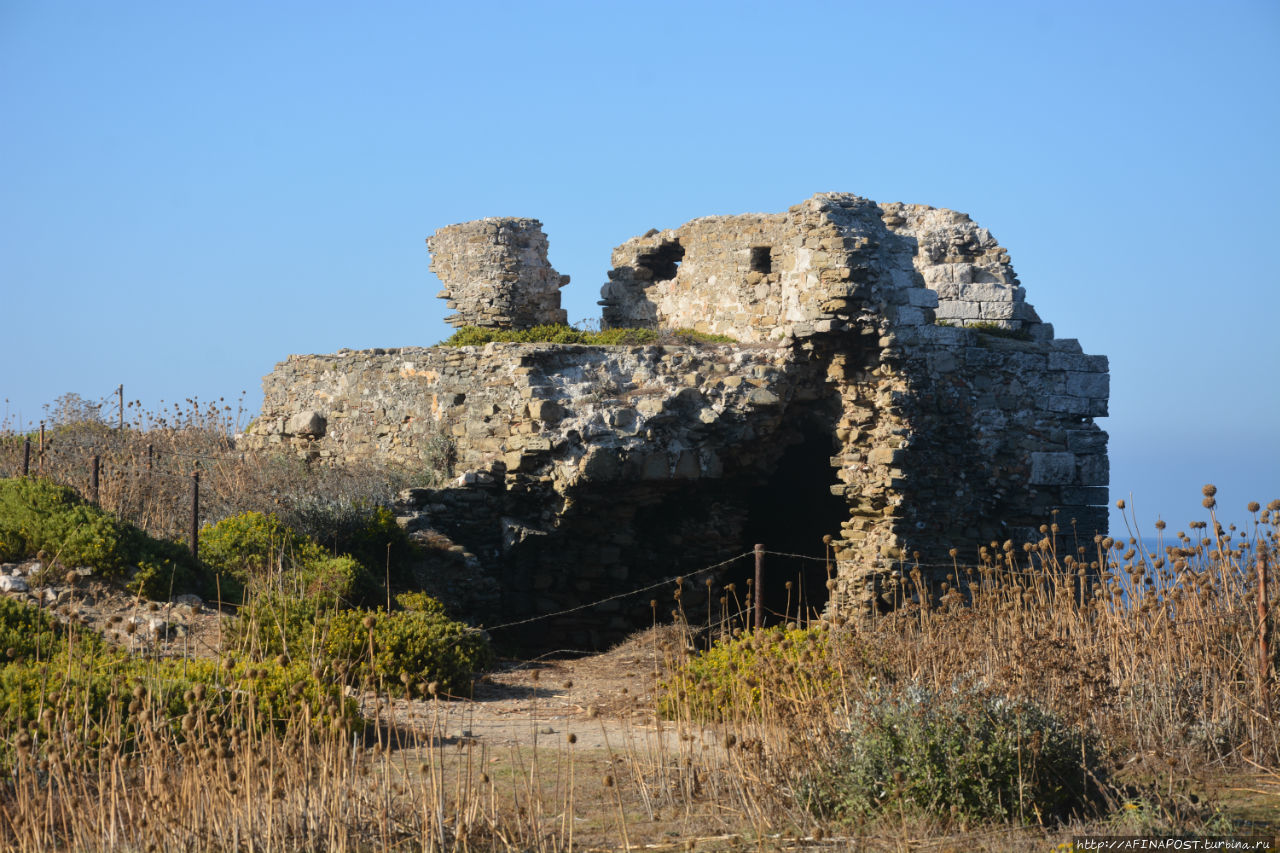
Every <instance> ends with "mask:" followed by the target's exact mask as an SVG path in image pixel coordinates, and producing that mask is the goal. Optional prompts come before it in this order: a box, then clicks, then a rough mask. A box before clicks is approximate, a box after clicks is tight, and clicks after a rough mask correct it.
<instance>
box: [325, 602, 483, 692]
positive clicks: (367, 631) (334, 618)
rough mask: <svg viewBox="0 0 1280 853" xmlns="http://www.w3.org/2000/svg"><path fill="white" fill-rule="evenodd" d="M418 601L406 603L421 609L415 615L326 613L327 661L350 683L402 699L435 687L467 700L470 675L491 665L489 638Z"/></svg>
mask: <svg viewBox="0 0 1280 853" xmlns="http://www.w3.org/2000/svg"><path fill="white" fill-rule="evenodd" d="M423 599H426V600H425V601H424V600H421V599H417V598H415V599H413V600H411V604H412V605H413V606H415V607H420V608H421V609H416V610H398V611H393V612H391V613H387V612H385V611H359V610H344V611H337V612H334V613H332V614H331V615H330V616H329V617H328V618H327V620H326V623H325V631H324V637H325V639H324V646H325V651H326V653H327V655H328V656H329V659H330V660H331V661H333V663H334V665H335V666H337V667H338V668H340V669H342V670H343V671H345V672H346V673H347V679H348V680H349V681H350V682H352V683H360V682H362V681H364V680H365V679H374V680H378V681H381V682H382V684H383V686H384V687H385V688H387V689H390V690H391V691H392V692H395V693H403V692H404V691H405V689H406V687H410V686H414V685H419V684H430V683H431V682H435V683H436V689H437V691H438V693H440V694H442V695H443V694H452V695H455V696H465V695H468V693H469V691H470V687H471V678H472V675H473V674H474V673H476V672H478V671H480V670H482V669H485V668H487V667H489V666H491V665H492V663H493V653H492V651H491V650H490V648H489V638H488V636H487V635H486V634H485V633H484V632H483V631H478V630H476V629H474V628H471V627H469V626H467V625H465V624H463V623H461V622H455V621H453V620H451V619H449V618H448V617H446V616H445V615H444V608H443V607H440V606H439V603H438V602H434V600H432V599H427V598H426V597H425V596H423ZM427 602H433V603H430V604H428V603H427Z"/></svg>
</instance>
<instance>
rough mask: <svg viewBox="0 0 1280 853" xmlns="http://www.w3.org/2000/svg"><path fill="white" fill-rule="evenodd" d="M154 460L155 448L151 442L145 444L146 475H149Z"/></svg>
mask: <svg viewBox="0 0 1280 853" xmlns="http://www.w3.org/2000/svg"><path fill="white" fill-rule="evenodd" d="M155 458H156V454H155V447H154V445H152V444H151V442H149V441H148V442H147V473H148V474H150V473H151V462H152V460H153V459H155Z"/></svg>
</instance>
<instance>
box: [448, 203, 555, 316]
mask: <svg viewBox="0 0 1280 853" xmlns="http://www.w3.org/2000/svg"><path fill="white" fill-rule="evenodd" d="M427 247H428V248H429V249H430V250H431V258H432V259H431V271H432V272H434V273H435V274H436V276H437V277H439V279H440V281H442V282H443V283H444V290H441V291H440V292H439V293H437V294H436V296H438V297H439V298H441V299H445V300H447V302H446V303H445V304H447V305H448V306H449V308H450V309H451V310H454V311H457V312H458V313H456V314H451V315H449V316H448V317H445V322H446V323H449V324H450V325H451V326H453V327H454V328H458V327H461V326H484V327H490V328H499V329H527V328H530V327H532V326H537V325H541V324H545V323H549V324H553V325H555V324H564V323H566V322H568V318H567V316H566V314H565V312H564V309H563V308H561V307H560V288H562V287H564V286H565V285H566V284H568V283H569V276H567V275H560V273H558V272H556V271H555V270H554V269H552V267H551V264H550V263H549V262H548V261H547V237H546V235H545V234H543V233H542V223H541V222H539V221H538V220H536V219H478V220H476V221H475V222H463V223H462V224H460V225H450V226H448V227H447V228H441V229H440V230H439V231H437V232H436V233H435V234H433V235H431V237H430V238H429V239H428V240H427Z"/></svg>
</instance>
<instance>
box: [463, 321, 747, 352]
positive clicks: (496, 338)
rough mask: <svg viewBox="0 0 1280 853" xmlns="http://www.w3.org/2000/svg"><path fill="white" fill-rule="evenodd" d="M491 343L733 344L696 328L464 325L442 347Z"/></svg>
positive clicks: (727, 337) (610, 344) (725, 337)
mask: <svg viewBox="0 0 1280 853" xmlns="http://www.w3.org/2000/svg"><path fill="white" fill-rule="evenodd" d="M489 343H512V344H585V345H587V346H641V345H644V344H731V343H736V341H735V340H734V339H733V338H731V337H729V336H728V335H712V334H708V333H706V332H698V331H695V330H693V329H601V330H599V331H592V330H584V329H575V328H573V327H572V326H557V325H543V326H534V327H533V328H532V329H489V328H481V327H479V326H464V327H463V328H461V329H459V330H458V331H456V332H454V333H453V335H452V336H451V337H449V338H448V339H447V340H445V341H442V342H441V343H440V346H446V347H474V346H483V345H484V344H489Z"/></svg>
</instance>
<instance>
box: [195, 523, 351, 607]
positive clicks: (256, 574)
mask: <svg viewBox="0 0 1280 853" xmlns="http://www.w3.org/2000/svg"><path fill="white" fill-rule="evenodd" d="M200 556H201V558H202V559H203V560H204V561H205V562H206V563H208V564H209V565H211V566H213V567H214V568H215V569H217V570H218V571H220V572H222V573H225V574H226V575H227V576H229V577H230V578H232V579H233V580H234V581H235V582H236V583H237V584H238V585H240V586H241V587H244V588H247V589H248V590H249V592H250V594H251V595H257V594H260V593H263V592H267V591H274V592H278V593H281V594H285V595H293V596H297V597H300V598H302V599H305V600H307V601H311V602H314V603H317V604H321V605H326V606H334V605H335V604H340V603H342V602H346V603H353V602H354V601H356V600H358V599H361V598H364V597H367V596H368V595H369V593H370V591H371V589H372V588H374V587H376V582H375V581H374V580H373V578H372V576H371V575H370V573H369V572H368V570H367V569H366V568H365V567H364V566H362V565H361V564H360V563H359V562H358V561H357V560H355V559H354V558H352V557H350V556H347V555H340V556H334V555H332V554H330V553H329V552H328V551H326V550H325V549H324V548H323V547H321V546H320V545H318V544H317V543H316V542H314V541H312V540H310V539H308V538H307V537H305V536H302V535H299V534H298V533H295V532H294V531H293V530H290V529H289V528H288V527H286V526H285V525H284V524H282V523H281V522H280V520H279V519H278V518H276V517H275V516H274V515H265V514H263V513H260V512H244V513H240V514H239V515H233V516H231V517H230V518H226V519H223V520H222V521H220V522H218V523H217V524H212V525H205V527H203V528H202V529H201V530H200ZM238 592H239V590H233V591H232V594H230V595H228V594H227V591H226V590H224V596H226V597H228V598H234V597H236V595H235V594H236V593H238Z"/></svg>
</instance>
